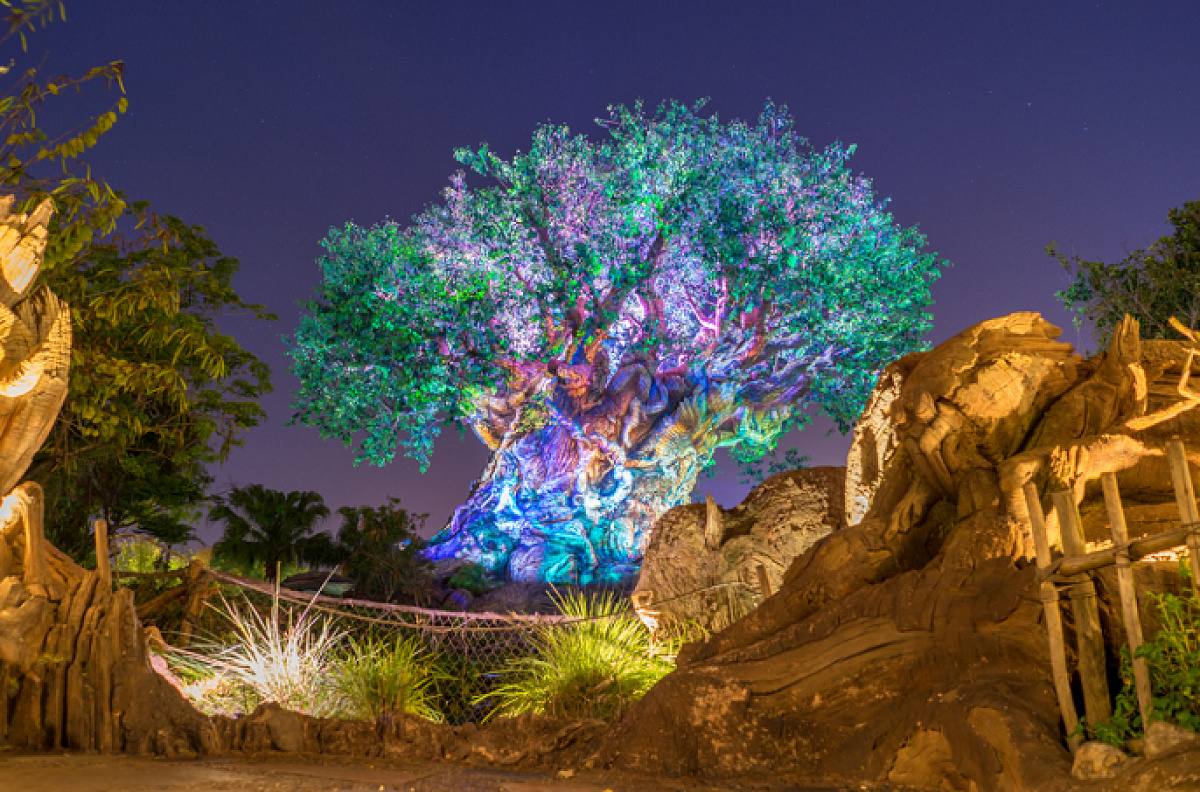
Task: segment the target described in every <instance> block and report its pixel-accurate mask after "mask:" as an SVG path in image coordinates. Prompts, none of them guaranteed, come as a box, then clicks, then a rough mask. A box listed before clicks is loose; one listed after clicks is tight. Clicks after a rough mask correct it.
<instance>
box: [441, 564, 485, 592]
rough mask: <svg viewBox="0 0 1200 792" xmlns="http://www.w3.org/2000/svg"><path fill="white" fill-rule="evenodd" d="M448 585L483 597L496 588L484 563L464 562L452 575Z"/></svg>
mask: <svg viewBox="0 0 1200 792" xmlns="http://www.w3.org/2000/svg"><path fill="white" fill-rule="evenodd" d="M446 585H447V586H448V587H449V588H452V589H463V590H464V591H469V592H471V594H472V595H474V596H476V597H482V596H483V595H484V594H486V593H487V592H488V591H490V590H492V589H493V588H495V584H493V583H492V581H491V580H490V579H488V575H487V570H485V569H484V568H483V565H482V564H464V565H463V566H461V567H459V568H458V569H457V570H456V571H455V572H454V574H453V575H451V576H450V579H449V580H447V581H446Z"/></svg>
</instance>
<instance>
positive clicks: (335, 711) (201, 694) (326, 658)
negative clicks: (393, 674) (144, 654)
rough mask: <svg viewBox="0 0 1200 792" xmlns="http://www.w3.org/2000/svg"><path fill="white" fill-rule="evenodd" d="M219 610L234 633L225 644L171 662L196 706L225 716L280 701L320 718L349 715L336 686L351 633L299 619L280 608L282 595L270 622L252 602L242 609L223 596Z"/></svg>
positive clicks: (179, 652) (178, 653)
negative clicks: (340, 654) (228, 710)
mask: <svg viewBox="0 0 1200 792" xmlns="http://www.w3.org/2000/svg"><path fill="white" fill-rule="evenodd" d="M219 609H220V610H221V611H222V613H223V614H224V616H225V617H226V618H227V620H228V623H229V626H230V628H231V630H230V634H229V636H228V637H227V640H226V641H223V642H219V643H218V642H215V641H209V642H205V643H202V644H198V645H197V646H195V647H193V648H192V649H189V650H184V649H172V650H171V659H172V660H173V661H174V662H175V663H176V664H177V665H178V666H180V667H181V670H182V671H183V673H184V674H185V675H186V676H188V677H190V678H191V680H192V682H191V685H192V686H195V687H196V689H195V691H194V693H193V698H195V699H199V700H198V701H197V703H202V704H205V705H206V706H207V708H209V709H220V708H222V707H223V706H226V705H229V704H233V705H237V704H241V705H242V706H246V707H253V706H254V705H257V704H258V703H260V702H266V701H274V702H276V703H278V704H279V705H280V706H281V707H285V708H287V709H290V710H295V711H297V712H302V713H304V714H306V715H312V716H313V717H318V718H322V717H335V716H337V715H339V714H341V713H342V712H344V711H345V709H346V702H345V700H344V696H343V695H342V693H341V691H340V690H339V688H338V686H337V685H336V684H331V681H332V680H333V679H334V678H335V675H336V671H337V667H338V666H337V651H338V649H339V648H340V647H341V645H342V643H343V639H344V635H345V633H344V632H343V631H342V630H341V629H339V628H337V627H335V626H334V624H333V622H332V621H331V620H330V619H327V618H319V617H318V616H316V615H315V614H314V613H312V611H311V610H310V609H309V608H305V609H304V610H303V611H302V612H300V613H299V615H297V614H296V613H295V611H294V610H292V609H291V608H281V607H280V604H279V597H278V596H276V597H274V598H273V599H272V601H271V608H270V610H269V612H268V614H267V615H264V614H263V613H260V612H259V611H258V610H256V609H255V608H253V607H252V606H251V605H250V604H249V602H247V603H245V604H244V605H241V606H239V605H237V604H235V603H232V602H230V601H228V600H227V599H225V597H224V595H221V605H220V606H219ZM205 699H207V701H206V700H205ZM202 708H205V707H202ZM243 711H244V710H243Z"/></svg>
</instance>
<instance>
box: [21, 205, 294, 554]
mask: <svg viewBox="0 0 1200 792" xmlns="http://www.w3.org/2000/svg"><path fill="white" fill-rule="evenodd" d="M129 216H130V218H131V219H133V220H136V221H137V223H138V225H139V227H140V233H139V235H138V236H137V237H136V238H134V239H132V240H127V239H125V238H123V237H115V236H114V237H106V238H105V239H103V240H101V241H99V242H96V243H93V244H90V245H88V246H87V247H86V248H85V249H84V250H83V251H82V252H81V253H80V254H79V255H78V256H76V257H75V258H73V259H71V260H70V261H66V262H59V264H58V265H57V266H55V267H52V268H48V269H47V270H46V271H45V272H44V274H43V281H44V282H45V283H46V284H47V285H48V286H50V288H51V289H52V290H53V291H54V292H55V293H56V294H57V295H58V296H59V297H60V298H62V299H64V300H66V301H67V302H68V303H69V304H70V306H71V313H72V324H73V330H74V343H73V348H72V367H71V377H70V382H69V392H68V395H67V401H66V403H65V405H64V407H63V410H62V411H61V413H60V415H59V419H58V421H57V423H56V424H55V426H54V429H53V430H52V432H51V435H50V437H49V438H48V440H47V443H46V445H45V446H44V447H43V449H42V451H41V452H40V454H39V456H38V457H37V459H36V460H35V463H34V468H33V474H34V475H35V476H36V477H38V478H39V479H40V480H41V481H42V483H43V486H45V488H46V490H47V493H48V500H49V502H50V509H49V520H48V523H49V527H50V531H51V533H53V534H56V535H58V534H61V533H63V532H68V531H70V530H71V527H72V526H78V525H83V524H86V522H87V519H88V518H89V517H94V516H100V517H103V518H104V519H106V520H107V521H108V524H109V526H110V529H111V530H113V531H118V530H121V529H123V528H126V527H131V526H137V527H138V528H139V529H140V530H142V531H145V532H146V533H149V534H151V535H153V536H155V537H156V538H158V539H159V540H160V541H163V542H164V543H166V544H168V545H176V544H181V543H184V542H187V541H189V540H191V539H193V538H194V535H193V534H192V528H191V526H192V525H193V524H194V523H195V521H196V519H197V517H198V516H199V513H198V508H199V504H200V503H201V502H202V501H203V500H204V499H205V498H206V491H207V489H208V486H209V485H210V484H211V482H212V478H211V476H210V475H209V474H208V472H207V466H208V465H209V464H210V463H213V462H217V461H222V460H224V459H225V458H226V457H227V456H228V454H229V451H230V450H231V449H232V448H234V447H236V446H237V445H239V444H240V442H241V435H242V434H243V433H244V432H245V430H247V429H249V428H250V427H253V426H256V425H257V424H258V423H259V421H261V420H262V418H264V417H265V413H264V412H263V410H262V408H261V407H259V405H258V398H259V396H261V395H262V394H264V393H267V392H269V391H270V389H271V386H270V381H269V373H268V370H267V367H266V366H265V365H264V364H263V363H262V362H261V361H259V360H258V359H257V358H256V357H255V356H254V355H252V354H251V353H249V352H247V351H246V350H245V349H243V348H242V347H241V346H240V345H238V343H237V342H236V341H235V340H234V339H233V338H232V337H230V336H228V335H225V334H223V333H221V332H219V331H218V330H217V327H216V318H217V317H218V316H220V315H223V314H226V313H229V312H233V311H250V312H252V313H254V314H256V315H257V316H258V318H260V319H269V318H273V317H271V315H270V314H267V313H265V312H264V311H263V310H262V306H257V305H248V304H246V303H244V302H242V300H241V299H240V298H239V297H238V296H237V294H236V293H235V292H234V291H233V287H232V278H233V276H234V274H235V273H236V272H237V271H238V262H237V261H236V260H235V259H230V258H228V257H225V256H222V255H221V253H220V251H219V250H218V249H217V247H216V245H215V244H214V243H213V241H212V240H211V239H209V238H208V237H207V236H206V235H205V233H204V229H202V228H199V227H197V226H188V225H186V224H184V223H183V222H182V221H180V220H178V219H177V218H174V217H169V216H159V215H155V214H153V213H151V212H150V211H149V209H148V207H147V206H146V205H145V204H137V205H135V206H134V207H132V208H131V209H130V212H129Z"/></svg>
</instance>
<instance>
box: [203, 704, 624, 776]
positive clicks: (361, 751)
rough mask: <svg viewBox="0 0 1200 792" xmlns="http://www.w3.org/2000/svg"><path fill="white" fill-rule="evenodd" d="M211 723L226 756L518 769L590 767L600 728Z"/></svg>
mask: <svg viewBox="0 0 1200 792" xmlns="http://www.w3.org/2000/svg"><path fill="white" fill-rule="evenodd" d="M214 720H215V722H216V726H217V730H218V732H219V734H220V741H221V745H222V747H223V748H224V749H225V750H230V751H241V752H244V753H254V754H263V753H275V752H283V753H298V754H309V755H326V756H359V757H364V758H365V757H381V758H385V759H397V760H408V761H415V762H428V761H439V760H450V761H454V762H461V763H463V764H468V765H490V766H502V767H521V768H525V767H580V766H585V765H586V766H591V764H592V763H594V761H595V758H594V757H595V745H596V743H597V742H598V739H597V738H598V737H599V735H600V733H601V732H603V731H604V729H605V728H606V727H607V724H605V723H604V722H603V721H572V720H561V719H557V718H549V717H545V716H542V715H532V714H527V715H522V716H521V717H519V718H501V719H498V720H496V721H493V722H491V723H488V724H485V725H482V726H476V725H475V724H465V725H462V726H450V725H448V724H442V723H431V722H429V721H427V720H423V719H421V718H416V717H407V718H403V717H402V718H398V719H397V720H396V721H395V722H393V723H391V724H388V725H384V724H374V723H367V722H365V721H345V720H339V719H337V718H312V717H309V716H307V715H302V714H300V713H298V712H291V711H289V710H285V709H281V708H280V707H279V706H278V705H276V704H263V705H262V706H260V707H259V708H258V709H257V710H255V711H254V712H253V713H252V714H250V715H249V716H248V717H245V718H239V719H237V720H231V719H229V718H225V717H220V716H218V717H217V718H215V719H214Z"/></svg>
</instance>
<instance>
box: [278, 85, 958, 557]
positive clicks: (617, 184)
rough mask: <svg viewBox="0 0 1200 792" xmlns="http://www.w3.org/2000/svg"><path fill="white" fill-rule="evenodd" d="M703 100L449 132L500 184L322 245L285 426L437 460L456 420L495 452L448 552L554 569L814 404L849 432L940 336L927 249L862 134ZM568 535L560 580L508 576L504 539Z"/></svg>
mask: <svg viewBox="0 0 1200 792" xmlns="http://www.w3.org/2000/svg"><path fill="white" fill-rule="evenodd" d="M700 111H701V105H697V106H695V107H687V106H685V105H682V104H678V103H670V104H667V105H664V106H663V107H661V108H660V109H659V110H658V112H656V113H653V114H648V113H646V112H645V111H644V110H643V108H642V107H641V106H640V105H636V106H634V107H633V108H624V107H617V108H613V109H611V111H610V115H609V117H608V118H607V119H605V120H603V121H601V122H600V124H601V126H602V127H603V129H604V131H605V133H606V136H605V139H604V140H603V141H600V142H594V141H591V140H589V139H588V138H586V137H583V136H577V135H572V134H571V133H570V131H569V130H568V129H567V128H566V127H561V126H543V127H541V128H540V129H538V130H537V132H536V133H535V135H534V139H533V144H532V146H531V148H530V150H529V152H528V153H518V154H516V155H515V156H514V157H512V158H511V159H510V160H504V159H501V158H500V157H499V156H497V155H496V154H495V153H493V152H492V151H491V150H490V149H489V148H488V147H487V146H486V145H484V146H481V147H479V148H477V149H461V150H459V151H457V152H455V156H456V158H457V159H458V160H459V162H461V163H463V164H464V165H466V166H467V167H469V168H470V170H471V171H473V172H474V173H475V174H476V175H477V176H481V177H485V178H486V180H487V181H488V183H487V184H486V185H484V186H479V187H474V186H472V185H471V183H469V181H468V176H467V175H466V174H464V173H459V174H457V175H455V176H454V177H453V178H452V180H451V183H450V186H449V187H448V188H447V190H446V191H445V194H444V197H445V201H444V203H442V204H440V205H435V206H431V207H430V208H428V209H427V210H426V211H425V212H423V213H422V214H420V215H419V216H417V217H416V218H415V219H414V223H413V224H412V225H411V226H410V227H408V228H401V227H400V226H399V225H397V224H395V223H383V224H380V225H376V226H374V227H371V228H361V227H359V226H356V225H354V224H350V225H348V226H346V227H345V228H343V229H340V230H334V231H332V232H331V233H330V235H329V237H328V238H327V239H326V240H325V242H324V246H325V250H326V255H325V256H324V257H323V258H322V259H321V265H322V266H323V268H324V271H325V281H324V285H323V286H322V288H321V291H320V293H319V295H318V297H317V299H316V300H315V301H313V302H312V303H311V304H310V305H309V306H308V310H309V314H308V316H306V317H305V319H304V320H303V321H302V324H301V327H300V329H299V331H298V333H297V336H296V343H295V349H294V350H293V357H294V360H295V370H296V373H297V374H298V375H299V377H300V379H301V383H302V385H301V391H300V395H299V398H298V402H297V410H298V411H297V416H296V419H297V420H299V421H302V422H306V423H311V424H314V425H316V426H318V427H319V428H320V429H321V431H322V433H323V434H325V435H327V436H334V437H339V438H341V439H342V440H344V441H346V442H351V441H352V440H353V439H354V438H356V437H357V438H361V445H360V458H362V459H367V460H370V461H372V462H376V463H384V462H386V461H388V460H389V459H390V458H391V457H392V455H393V454H394V452H395V449H396V447H397V444H399V445H400V446H402V447H404V448H405V449H406V451H407V452H408V453H409V454H411V455H413V456H415V457H416V458H417V459H419V460H420V461H421V462H422V464H424V463H425V462H427V460H428V455H429V453H430V451H431V449H432V444H433V439H434V437H435V436H436V435H437V433H438V431H439V428H440V426H442V425H443V424H444V423H447V422H448V423H457V424H459V425H469V426H471V427H472V428H473V429H474V430H475V431H476V432H477V433H478V435H479V436H480V438H481V439H483V440H484V442H486V443H487V444H488V445H489V446H490V447H491V448H492V449H493V450H494V451H496V454H495V455H494V457H493V460H492V463H491V464H490V465H489V469H488V471H485V474H484V477H483V478H482V479H481V480H480V482H479V483H478V484H477V486H476V491H475V493H474V494H473V496H472V500H473V502H474V503H475V505H474V506H472V505H471V504H468V505H467V506H464V507H463V508H462V509H460V510H459V514H458V515H456V517H455V520H454V522H452V524H451V526H449V527H448V528H447V529H446V531H444V532H443V535H442V536H439V537H437V538H435V540H434V546H433V551H434V553H435V557H438V555H437V553H438V544H439V542H440V543H441V544H442V545H444V550H445V552H447V553H449V552H451V551H452V554H453V555H455V556H458V557H461V558H466V557H470V558H472V559H482V561H483V562H484V563H485V565H488V566H490V567H491V568H493V569H494V570H496V571H499V570H500V569H501V568H502V567H503V566H504V565H505V564H507V565H508V566H509V569H508V574H509V575H510V576H518V577H520V576H522V575H527V574H528V568H530V567H529V565H531V564H532V565H534V566H537V567H538V569H539V570H540V571H539V572H538V573H537V574H538V576H540V577H543V578H545V577H554V576H558V577H562V576H565V577H568V578H569V577H572V576H574V577H576V578H578V577H579V576H580V574H581V572H580V570H581V569H582V568H583V567H587V566H588V565H589V564H591V563H592V560H593V559H594V558H597V557H605V558H607V557H609V556H612V557H613V558H618V557H619V558H621V559H624V561H623V562H621V563H636V560H637V558H638V557H639V554H640V549H641V548H642V547H644V541H645V538H646V537H645V530H646V528H648V526H649V522H648V521H652V520H653V519H654V518H655V517H657V515H658V514H659V513H661V511H662V510H663V509H664V508H669V507H670V506H673V505H676V504H678V503H679V502H681V501H682V500H683V499H684V498H686V497H687V495H688V494H689V493H690V491H691V488H692V486H693V484H694V481H695V474H696V471H697V470H698V469H699V468H702V467H704V466H705V465H707V464H709V463H710V462H711V460H712V455H713V453H714V452H715V451H716V449H717V448H720V447H731V448H732V449H733V450H734V451H735V453H739V454H740V455H742V456H743V457H745V458H750V459H753V458H755V457H757V456H759V455H761V454H762V453H764V452H765V451H768V450H770V449H772V448H774V446H775V443H776V442H777V440H778V438H779V437H780V436H781V435H782V434H783V433H784V432H786V431H787V430H788V429H789V428H791V427H793V426H795V425H797V424H799V423H802V422H803V421H804V420H805V419H806V412H811V410H808V409H806V408H812V410H821V411H824V412H825V413H827V414H828V415H830V416H831V417H833V419H834V420H835V421H837V423H838V424H839V425H840V426H842V427H843V428H846V427H848V426H849V425H850V424H851V423H852V422H853V420H854V419H855V418H856V417H857V415H858V413H859V411H860V410H861V407H862V404H863V401H864V400H865V398H866V395H867V393H868V391H869V389H870V387H871V386H872V384H873V382H874V378H875V376H876V372H877V371H878V370H879V369H880V368H881V367H882V366H883V365H884V364H886V363H887V362H889V361H891V360H893V359H895V358H897V357H899V356H900V355H903V354H905V353H906V352H909V351H911V350H912V349H914V348H916V347H917V345H918V344H919V341H920V337H921V335H922V334H923V333H924V332H925V331H926V330H927V329H928V327H929V316H928V314H927V313H926V311H925V308H926V307H927V306H928V305H929V303H930V294H929V286H930V284H931V282H932V281H933V280H934V279H935V278H936V277H937V274H938V261H937V260H936V257H935V256H934V255H932V254H929V253H925V252H922V250H921V248H922V246H923V244H924V239H923V238H922V237H921V236H920V235H919V234H918V233H917V232H916V231H915V230H913V229H904V228H900V227H898V226H897V225H896V224H895V223H894V222H893V219H892V217H891V215H890V214H888V213H887V212H886V211H885V210H884V207H883V204H882V203H881V202H879V201H877V200H876V199H875V197H874V196H873V194H872V191H871V186H870V182H869V181H868V180H867V179H865V178H862V177H859V176H855V175H854V174H852V173H851V172H850V171H849V169H848V168H847V166H846V161H847V159H848V158H849V156H850V155H851V153H852V152H853V147H844V146H841V145H839V144H835V145H832V146H830V147H828V148H827V149H825V150H823V151H816V150H814V149H812V148H811V147H810V146H809V145H808V143H807V142H806V141H805V140H804V139H803V138H800V137H798V136H797V135H796V134H795V132H794V131H793V128H792V121H791V119H790V117H789V116H788V114H787V112H786V109H785V108H782V107H777V106H774V105H771V104H768V105H767V106H766V108H765V109H764V111H763V113H762V115H761V116H760V118H759V119H758V122H757V123H756V124H748V123H744V122H741V121H734V122H732V123H721V122H720V121H719V120H718V119H717V118H716V117H715V116H706V115H703V114H702V113H701V112H700ZM646 476H649V477H650V478H652V479H654V481H655V484H654V485H653V486H652V487H651V489H653V490H654V492H655V494H654V495H653V496H648V495H646V496H644V495H642V494H639V493H640V492H641V489H642V488H641V485H640V484H639V479H640V478H645V477H646ZM500 480H503V481H506V482H508V483H507V484H503V485H500V484H499V483H498V482H499V481H500ZM491 482H497V483H496V486H495V487H494V486H492V483H491ZM496 487H499V489H497V488H496ZM550 492H554V493H557V495H555V496H554V497H553V498H552V499H553V500H554V501H555V502H554V505H548V501H547V498H549V497H551V496H550V495H549V494H547V493H550ZM522 499H524V501H523V500H522ZM485 503H486V505H485ZM639 503H640V504H641V506H640V507H639V505H638V504H639ZM464 509H465V510H466V511H465V512H464ZM497 515H499V516H497ZM504 515H507V516H504ZM483 523H487V525H486V526H485V525H483ZM571 526H574V527H571ZM564 531H565V533H566V534H570V535H571V536H574V537H575V539H572V540H570V541H567V544H568V545H570V547H569V549H564V550H562V552H564V553H567V554H568V555H573V557H574V560H572V561H570V563H568V564H566V566H565V567H564V566H563V565H562V564H558V567H560V569H559V572H552V570H550V569H549V566H548V565H550V566H553V564H552V563H551V561H549V560H547V557H544V556H542V555H541V554H540V553H539V551H536V549H533V556H531V557H530V559H527V560H526V561H522V562H521V563H522V564H525V565H526V567H525V568H523V570H517V569H514V568H513V563H514V562H513V561H512V559H511V558H509V556H510V555H511V553H512V552H513V551H514V546H510V545H512V541H516V542H517V543H518V544H521V543H522V542H525V541H526V539H527V540H528V542H529V543H531V548H532V545H536V543H537V542H538V541H541V540H540V539H538V537H542V538H543V539H546V540H547V541H559V540H562V537H563V535H564ZM514 532H515V535H517V536H518V538H517V539H513V537H512V536H509V539H511V540H512V541H509V539H506V540H504V541H499V543H497V541H496V538H497V537H498V536H499V535H500V534H505V535H506V536H508V535H510V534H514ZM614 532H615V534H620V537H621V538H619V539H616V540H613V539H612V536H613V535H614ZM468 534H471V535H473V536H474V537H475V538H474V539H471V540H469V541H468V539H467V538H466V537H467V535H468ZM521 535H525V536H526V539H520V538H519V536H521ZM453 537H457V538H453ZM489 537H490V538H489ZM555 537H557V539H556V538H555ZM606 537H607V538H606ZM576 539H577V540H578V541H575V540H576ZM447 541H449V542H450V544H449V545H447V544H446V542H447ZM563 541H566V540H563ZM463 542H467V543H468V544H470V545H471V547H470V548H466V547H465V546H463V544H462V543H463ZM602 546H603V547H602ZM604 547H608V548H609V550H611V551H612V553H609V552H608V551H607V550H605V549H603V548H604ZM527 549H529V548H527ZM556 552H557V551H556ZM555 563H557V562H555ZM613 563H618V562H616V561H614V562H613ZM581 564H582V566H581ZM618 565H620V564H618ZM601 566H603V563H601ZM564 570H565V571H564ZM584 577H586V575H584Z"/></svg>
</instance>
